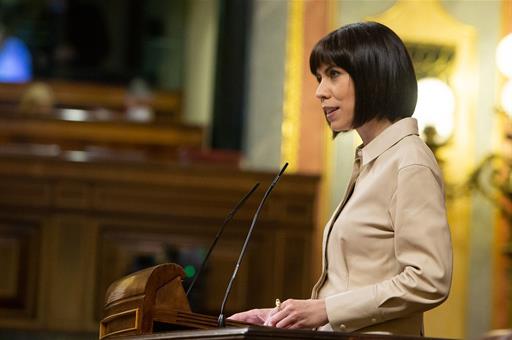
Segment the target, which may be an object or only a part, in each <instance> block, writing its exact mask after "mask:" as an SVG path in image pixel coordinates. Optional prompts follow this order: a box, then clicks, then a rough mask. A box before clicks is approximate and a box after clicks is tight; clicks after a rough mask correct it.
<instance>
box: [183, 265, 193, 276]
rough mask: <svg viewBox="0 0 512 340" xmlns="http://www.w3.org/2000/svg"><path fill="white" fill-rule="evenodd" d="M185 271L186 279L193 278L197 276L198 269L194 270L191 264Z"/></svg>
mask: <svg viewBox="0 0 512 340" xmlns="http://www.w3.org/2000/svg"><path fill="white" fill-rule="evenodd" d="M184 271H185V276H186V277H193V276H194V275H196V268H194V266H192V265H190V264H189V265H187V266H185V268H184Z"/></svg>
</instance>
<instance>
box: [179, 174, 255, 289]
mask: <svg viewBox="0 0 512 340" xmlns="http://www.w3.org/2000/svg"><path fill="white" fill-rule="evenodd" d="M259 185H260V183H256V184H255V185H254V186H253V187H252V189H251V190H250V191H249V192H248V193H247V194H245V196H244V197H242V199H241V200H240V202H238V203H237V205H236V206H235V207H234V208H233V210H231V212H230V213H229V214H228V216H226V218H225V219H224V222H223V223H222V225H221V226H220V228H219V230H218V231H217V235H215V239H214V240H213V242H212V244H211V246H210V249H208V252H207V253H206V256H205V257H204V260H203V263H202V264H201V267H200V268H199V270H198V271H197V274H196V276H194V279H193V280H192V282H191V283H190V285H189V286H188V289H187V294H186V295H187V296H188V294H189V293H190V291H191V290H192V288H193V287H194V284H195V283H196V281H197V278H198V277H199V276H200V275H201V273H202V272H203V269H204V268H205V267H206V263H207V262H208V259H209V258H210V254H211V253H212V251H213V248H215V246H216V245H217V241H218V240H219V238H220V237H221V235H222V233H223V232H224V227H226V224H228V222H229V221H231V220H232V219H233V217H234V216H235V214H236V213H237V211H238V210H239V209H240V208H241V207H242V205H244V203H245V201H247V199H248V198H249V197H250V196H251V195H252V194H253V193H254V192H255V191H256V189H257V188H258V187H259Z"/></svg>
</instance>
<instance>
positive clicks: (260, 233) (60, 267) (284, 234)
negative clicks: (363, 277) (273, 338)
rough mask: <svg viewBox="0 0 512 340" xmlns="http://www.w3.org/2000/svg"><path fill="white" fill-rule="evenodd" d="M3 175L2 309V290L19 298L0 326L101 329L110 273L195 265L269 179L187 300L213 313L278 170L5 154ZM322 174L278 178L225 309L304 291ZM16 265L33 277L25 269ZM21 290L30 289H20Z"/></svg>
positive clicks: (2, 306)
mask: <svg viewBox="0 0 512 340" xmlns="http://www.w3.org/2000/svg"><path fill="white" fill-rule="evenodd" d="M0 176H1V179H2V180H1V181H0V183H2V184H1V185H0V189H1V190H2V192H3V193H4V194H3V195H0V217H1V216H9V219H8V221H13V222H12V223H11V222H9V223H7V222H6V223H3V224H1V223H0V254H1V255H2V258H1V259H0V262H1V266H2V268H5V271H4V273H5V278H4V279H3V280H2V282H1V284H0V311H7V310H8V305H7V300H5V299H4V300H1V299H3V297H4V296H6V297H9V298H11V299H12V298H13V297H15V296H16V298H17V299H18V300H17V301H21V304H18V307H16V308H17V311H19V312H17V313H18V314H16V315H15V314H13V313H11V312H9V313H7V312H6V313H4V312H0V313H1V314H0V327H2V328H35V329H47V330H66V331H96V330H97V326H98V320H99V317H100V311H101V310H102V307H103V306H102V304H103V298H104V294H105V290H106V288H107V286H108V285H109V284H110V283H111V282H112V281H113V280H115V279H117V278H119V277H121V276H124V275H126V274H127V273H129V272H131V271H134V270H137V269H140V268H141V267H146V266H152V265H154V264H157V263H162V262H176V263H178V264H180V265H182V266H183V267H185V269H186V270H187V267H188V269H189V270H192V271H193V270H197V268H198V267H199V264H200V263H201V260H202V257H203V256H204V254H205V252H206V250H207V248H208V247H209V245H210V243H211V242H212V240H213V238H214V236H215V234H216V232H217V228H218V227H219V226H220V224H221V223H222V221H223V220H224V218H225V216H226V215H227V214H228V212H229V211H230V210H231V208H232V207H233V206H234V205H235V204H236V202H237V201H238V200H239V199H240V198H241V197H242V196H243V195H244V194H245V192H246V191H248V190H249V189H250V188H251V187H252V186H253V185H254V183H255V182H257V181H259V182H261V183H262V187H261V188H260V189H259V190H258V191H257V192H256V193H255V195H254V196H253V197H251V198H250V199H249V200H248V201H247V202H246V204H245V206H244V207H243V208H242V209H241V210H240V211H239V213H238V214H237V216H236V217H235V219H234V220H233V221H231V223H230V224H229V225H228V226H227V228H226V231H225V234H224V235H223V237H222V239H221V240H220V242H219V244H218V247H217V248H216V250H215V251H214V253H213V255H212V258H211V259H210V263H209V266H208V268H207V270H206V272H205V273H204V277H203V278H202V279H201V280H200V281H199V283H198V286H197V287H196V288H195V289H194V290H193V291H192V293H191V295H190V297H189V299H190V302H191V306H192V310H194V311H196V312H203V313H206V314H216V313H218V309H219V308H220V303H221V300H222V298H223V295H224V289H225V287H226V285H227V281H228V279H229V277H230V275H231V272H232V270H233V265H234V262H235V261H236V258H237V257H238V252H239V250H240V248H241V246H242V243H243V238H244V237H245V235H246V233H247V231H248V227H249V225H250V221H251V218H252V215H253V214H254V212H255V209H256V207H257V205H258V203H259V200H260V198H261V197H262V194H263V192H264V190H265V188H266V186H267V185H269V184H270V182H271V180H272V178H273V176H274V174H272V173H260V172H250V171H242V170H238V169H234V168H227V167H222V166H221V167H216V166H203V165H195V166H183V165H179V164H174V163H161V162H159V163H157V162H152V163H143V162H128V161H123V162H116V161H112V160H110V161H109V160H102V161H100V160H97V161H94V162H91V161H89V162H84V161H81V162H76V161H72V160H69V159H65V158H63V157H36V156H31V157H27V156H13V155H5V154H4V155H1V154H0ZM317 183H318V178H317V177H314V176H300V175H285V176H284V177H283V178H282V180H281V182H280V183H279V184H278V185H277V187H276V188H275V190H274V192H273V194H272V196H271V197H270V200H269V202H267V205H266V207H265V209H264V210H263V211H262V213H261V215H260V221H259V223H258V224H257V226H256V230H255V233H254V235H253V240H252V243H251V244H250V246H249V252H248V254H247V256H246V257H245V258H244V262H243V264H242V268H241V270H240V275H239V276H238V278H237V280H236V282H235V285H234V288H233V292H232V294H231V296H230V299H229V301H228V304H227V307H226V313H227V314H229V313H231V312H234V311H239V310H242V309H246V308H252V307H256V306H271V305H273V302H274V300H275V298H276V297H279V298H288V297H296V298H304V297H308V296H309V293H310V288H311V287H310V285H309V278H310V276H311V274H310V273H311V263H310V260H309V259H310V258H311V256H310V251H311V240H312V235H313V223H314V218H315V216H314V214H313V208H312V207H313V206H314V201H315V195H316V188H317ZM0 221H1V219H0ZM30 221H31V222H30ZM40 235H42V237H41V236H40ZM41 250H44V251H41ZM40 253H41V254H42V256H41V257H38V254H40ZM22 254H23V256H22ZM24 259H27V260H28V259H30V260H29V261H28V262H23V261H25V260H24ZM290 268H293V269H290ZM20 273H25V274H23V275H29V276H30V277H32V278H33V279H31V280H26V279H20V278H19V275H21V274H20ZM39 277H40V278H41V280H38V279H37V278H39ZM189 282H190V279H188V280H185V282H184V285H185V286H188V284H189ZM20 283H23V284H25V286H23V284H21V285H20ZM13 287H16V289H14V288H13ZM25 291H26V292H31V293H30V294H28V293H27V294H25V295H23V294H22V295H19V294H18V293H19V292H25ZM36 293H37V294H36ZM18 296H21V298H18ZM36 307H37V308H36ZM9 311H11V310H10V309H9ZM20 318H21V319H20ZM20 320H21V321H20Z"/></svg>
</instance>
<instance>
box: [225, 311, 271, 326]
mask: <svg viewBox="0 0 512 340" xmlns="http://www.w3.org/2000/svg"><path fill="white" fill-rule="evenodd" d="M272 310H273V309H272V308H260V309H251V310H248V311H246V312H241V313H236V314H233V315H231V316H230V317H229V318H228V320H234V321H242V322H247V323H252V324H255V325H260V326H262V325H263V324H264V323H265V321H266V320H267V319H268V317H269V315H270V313H271V312H272Z"/></svg>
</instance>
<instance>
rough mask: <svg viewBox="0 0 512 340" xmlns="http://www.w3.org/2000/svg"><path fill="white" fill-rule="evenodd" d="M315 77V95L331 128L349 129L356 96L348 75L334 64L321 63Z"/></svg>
mask: <svg viewBox="0 0 512 340" xmlns="http://www.w3.org/2000/svg"><path fill="white" fill-rule="evenodd" d="M316 79H317V80H318V87H317V89H316V93H315V95H316V97H317V98H318V99H320V103H321V104H322V109H323V110H324V114H325V118H326V119H327V121H328V122H329V125H330V126H331V129H332V130H333V131H336V132H341V131H349V130H351V129H352V122H353V120H354V107H355V102H356V96H355V91H354V82H353V81H352V78H351V77H350V75H349V74H348V73H347V71H345V70H344V69H342V68H341V67H338V66H336V65H326V64H322V65H321V66H320V67H319V68H318V70H317V71H316Z"/></svg>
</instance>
